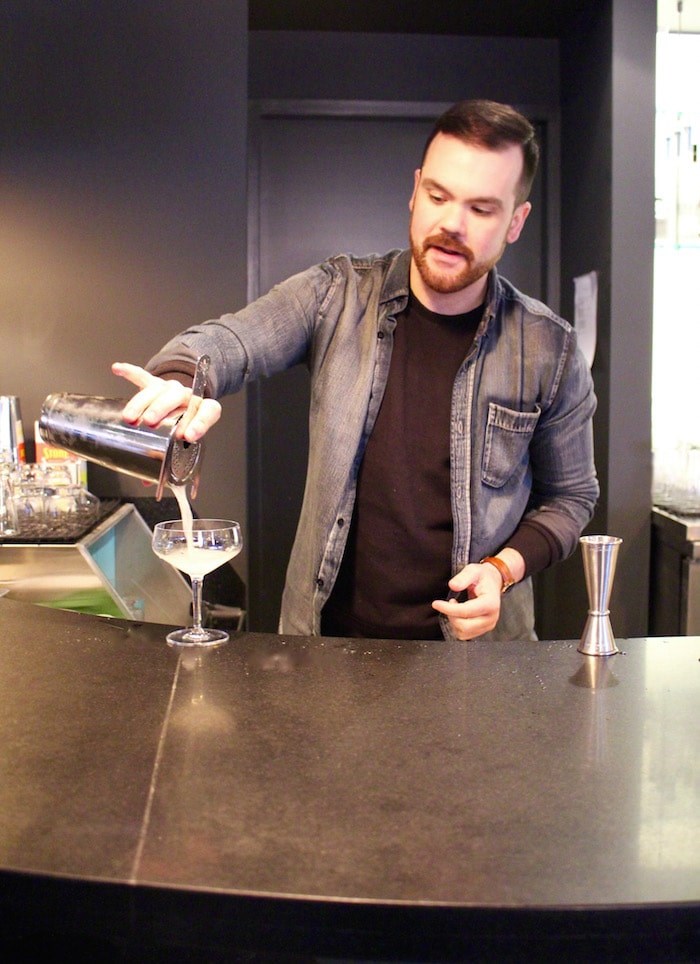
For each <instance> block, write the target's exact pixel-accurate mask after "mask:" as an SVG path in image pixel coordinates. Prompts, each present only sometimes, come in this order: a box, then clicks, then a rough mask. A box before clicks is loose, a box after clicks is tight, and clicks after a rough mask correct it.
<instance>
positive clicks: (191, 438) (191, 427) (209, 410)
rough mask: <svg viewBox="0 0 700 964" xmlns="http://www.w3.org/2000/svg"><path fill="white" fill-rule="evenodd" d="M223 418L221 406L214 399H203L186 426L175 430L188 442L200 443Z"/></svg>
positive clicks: (178, 435)
mask: <svg viewBox="0 0 700 964" xmlns="http://www.w3.org/2000/svg"><path fill="white" fill-rule="evenodd" d="M220 418H221V405H220V404H219V402H217V401H216V399H214V398H203V399H202V401H201V402H200V405H199V408H198V409H197V411H196V412H195V414H194V415H193V416H192V418H191V419H190V420H189V422H188V423H187V424H186V425H183V426H182V427H180V425H178V427H177V428H176V429H175V435H176V436H177V437H178V438H182V439H184V440H185V441H186V442H198V441H199V440H200V439H201V438H202V436H203V435H205V434H206V433H207V432H208V431H209V429H210V428H211V427H212V425H215V424H216V422H218V421H219V419H220Z"/></svg>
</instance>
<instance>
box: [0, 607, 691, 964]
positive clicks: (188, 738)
mask: <svg viewBox="0 0 700 964" xmlns="http://www.w3.org/2000/svg"><path fill="white" fill-rule="evenodd" d="M165 632H166V628H165V627H162V626H159V625H156V624H153V623H143V624H139V623H134V622H129V621H127V620H121V619H110V618H103V617H97V616H89V615H79V614H76V613H70V612H65V611H58V610H52V609H48V608H44V607H40V606H35V605H32V604H28V603H22V602H16V601H11V600H8V599H0V639H1V642H0V921H1V924H0V933H1V935H2V937H1V946H0V950H3V952H4V959H5V960H9V959H10V958H9V957H8V956H7V955H8V954H10V953H14V954H15V959H17V960H24V959H27V960H29V959H34V958H35V957H36V956H37V955H38V959H42V960H47V959H50V955H51V953H54V952H55V953H56V954H57V956H59V951H60V953H61V954H62V953H65V952H66V950H68V951H70V950H71V949H75V950H77V951H78V952H80V953H81V954H84V955H86V959H94V960H100V961H106V960H115V961H116V960H134V961H137V960H142V961H146V960H148V961H154V960H161V959H162V960H168V961H180V960H182V961H185V960H186V961H219V960H220V961H237V960H241V961H243V960H245V961H251V960H256V961H258V960H262V961H297V960H305V961H306V960H318V959H321V958H324V959H332V958H336V959H343V960H346V961H347V960H349V959H355V960H357V959H362V960H364V961H368V960H375V961H378V960H403V961H409V960H412V961H443V960H444V961H454V960H478V961H487V960H488V961H490V960H494V961H516V960H518V961H519V960H533V961H543V960H550V959H552V960H554V959H558V960H567V961H572V960H573V961H579V960H580V961H591V960H594V959H596V960H602V961H613V960H614V961H629V960H640V961H642V960H643V961H656V960H658V961H662V960H663V961H688V962H690V961H697V960H699V959H700V753H699V749H700V727H699V726H698V715H699V714H698V707H699V706H700V637H675V638H669V637H659V638H649V639H634V640H622V641H621V640H618V645H619V647H620V649H621V650H622V651H623V652H621V653H620V654H618V655H615V656H611V657H607V658H602V659H601V658H595V657H585V656H582V655H581V654H580V653H578V652H577V649H576V646H577V641H575V640H574V641H549V642H539V643H531V642H527V643H512V644H504V643H500V644H495V643H480V642H478V641H477V642H472V643H436V642H420V641H416V642H413V641H411V642H403V641H402V642H396V641H376V640H347V639H332V638H303V637H290V636H276V635H264V634H255V633H245V632H244V633H238V634H235V635H233V636H232V638H231V640H230V641H229V642H228V643H227V644H225V645H224V646H222V647H220V648H217V649H212V650H210V651H205V650H200V651H188V652H185V651H180V652H178V651H176V650H174V649H172V648H171V647H169V646H168V645H167V644H166V642H165ZM42 953H43V956H42ZM81 959H82V958H81Z"/></svg>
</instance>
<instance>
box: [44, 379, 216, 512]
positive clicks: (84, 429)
mask: <svg viewBox="0 0 700 964" xmlns="http://www.w3.org/2000/svg"><path fill="white" fill-rule="evenodd" d="M126 403H127V399H125V398H103V397H101V396H96V395H75V394H70V393H65V392H64V393H60V394H53V395H49V396H47V398H46V399H45V400H44V404H43V406H42V409H41V417H40V418H39V433H40V435H41V437H42V438H43V439H44V441H46V442H49V443H50V444H52V445H56V446H59V447H60V448H64V449H67V450H68V451H69V452H72V453H73V454H75V455H79V456H81V457H82V458H85V459H88V460H89V461H91V462H96V463H97V464H98V465H102V466H105V467H106V468H108V469H114V470H115V471H117V472H124V473H125V474H126V475H131V476H135V477H136V478H139V479H145V480H147V481H149V482H155V483H156V484H157V490H156V499H160V498H161V497H162V495H163V490H164V488H165V486H166V485H175V486H181V485H185V484H187V483H188V482H189V483H191V490H190V496H191V498H194V497H195V496H196V494H197V486H198V484H199V475H200V470H201V462H202V456H203V451H204V450H203V445H202V443H201V442H185V441H183V440H182V439H176V438H175V426H176V425H177V421H178V419H177V418H169V419H166V420H164V421H163V422H162V423H161V424H160V425H159V426H158V427H157V428H152V427H150V426H147V425H132V424H130V423H128V422H125V421H124V419H123V418H122V415H121V413H122V410H123V409H124V406H125V405H126Z"/></svg>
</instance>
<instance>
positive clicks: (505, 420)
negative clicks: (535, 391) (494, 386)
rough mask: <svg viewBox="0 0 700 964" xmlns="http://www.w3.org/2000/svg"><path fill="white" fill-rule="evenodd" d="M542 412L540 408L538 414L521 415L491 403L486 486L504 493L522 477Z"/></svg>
mask: <svg viewBox="0 0 700 964" xmlns="http://www.w3.org/2000/svg"><path fill="white" fill-rule="evenodd" d="M540 412H541V409H540V407H539V406H535V411H534V412H519V411H515V410H513V409H511V408H506V407H505V406H504V405H498V404H497V403H496V402H489V410H488V418H487V421H486V436H485V439H484V455H483V460H482V469H481V477H482V481H483V483H484V484H485V485H489V486H491V487H492V488H495V489H500V488H501V487H502V486H504V485H505V484H506V482H508V481H509V480H511V479H512V478H513V476H514V475H518V476H521V475H522V471H523V470H524V469H525V468H526V466H527V464H528V448H529V446H530V441H531V439H532V435H533V433H534V431H535V427H536V426H537V422H538V421H539V418H540ZM519 467H520V472H519V471H518V468H519Z"/></svg>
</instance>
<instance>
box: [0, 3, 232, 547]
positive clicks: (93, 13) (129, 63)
mask: <svg viewBox="0 0 700 964" xmlns="http://www.w3.org/2000/svg"><path fill="white" fill-rule="evenodd" d="M0 62H1V63H2V71H1V73H0V85H1V86H0V138H1V140H0V331H1V332H2V352H0V391H2V393H3V394H16V395H19V396H20V400H21V404H22V414H23V420H24V423H25V431H27V432H28V431H30V430H31V423H33V421H34V419H36V418H37V417H38V415H39V411H40V405H41V402H42V400H43V399H44V397H45V396H46V395H47V394H48V393H49V392H54V391H75V392H82V393H87V394H105V395H120V396H121V395H126V394H130V389H129V387H128V386H127V385H126V383H124V382H122V381H120V380H119V379H116V378H114V377H113V376H112V375H111V373H110V370H109V366H110V363H111V362H112V361H114V360H122V361H134V362H142V361H145V360H146V359H147V358H148V357H149V356H150V355H151V354H152V353H153V352H154V351H155V350H156V349H157V348H158V347H159V346H160V345H161V344H162V342H163V341H165V339H166V338H168V337H170V335H172V334H174V333H175V332H176V331H178V330H179V329H181V328H183V327H185V326H186V325H188V324H191V323H192V322H193V321H201V320H204V319H205V318H210V317H213V316H216V315H218V314H220V313H222V312H223V311H225V310H230V309H231V308H236V307H239V306H241V305H242V304H244V302H245V297H246V284H247V280H246V223H247V222H246V194H245V177H246V125H247V3H246V2H245V0H207V2H206V3H203V4H193V3H191V2H189V0H167V2H166V0H163V2H156V0H139V2H138V3H134V2H132V0H109V2H101V0H95V2H76V0H64V2H61V3H53V2H47V0H43V2H42V0H18V2H11V0H4V2H3V3H2V4H0ZM244 421H245V407H244V398H243V397H241V398H239V399H236V400H231V403H230V404H228V405H227V407H226V417H225V424H224V425H223V426H219V427H217V428H216V429H215V430H214V431H213V432H212V436H211V439H210V443H209V445H208V447H207V452H206V456H205V462H204V468H203V477H202V484H201V488H200V495H199V497H198V499H197V503H196V507H197V509H198V511H199V512H200V514H202V515H203V514H212V515H216V516H224V517H229V516H233V517H234V518H237V517H238V518H241V519H244V517H245V426H244ZM98 475H99V478H97V477H95V476H94V475H93V474H92V472H91V486H92V487H93V488H94V489H95V491H98V494H105V493H104V492H103V491H102V490H104V489H123V490H127V491H131V492H133V493H136V494H138V495H144V493H145V492H146V491H148V490H145V489H144V487H143V486H142V485H141V483H140V482H138V481H136V482H133V483H131V482H130V480H128V479H126V477H125V476H117V475H116V474H114V473H111V475H110V474H109V473H98ZM151 491H152V490H151ZM239 564H240V565H241V566H242V565H243V563H242V562H240V563H239Z"/></svg>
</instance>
